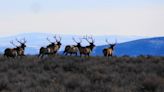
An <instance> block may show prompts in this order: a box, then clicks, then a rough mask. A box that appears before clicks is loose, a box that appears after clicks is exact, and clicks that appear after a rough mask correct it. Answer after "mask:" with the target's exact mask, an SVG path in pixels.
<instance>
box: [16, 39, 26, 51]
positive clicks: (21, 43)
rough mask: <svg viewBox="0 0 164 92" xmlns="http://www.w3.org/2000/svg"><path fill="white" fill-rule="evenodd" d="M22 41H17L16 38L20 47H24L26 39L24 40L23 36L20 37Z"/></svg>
mask: <svg viewBox="0 0 164 92" xmlns="http://www.w3.org/2000/svg"><path fill="white" fill-rule="evenodd" d="M22 40H23V41H19V40H18V39H17V38H16V41H17V42H18V43H20V47H21V48H23V49H24V48H25V47H26V42H27V41H26V40H25V38H24V39H22Z"/></svg>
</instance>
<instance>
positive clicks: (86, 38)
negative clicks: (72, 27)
mask: <svg viewBox="0 0 164 92" xmlns="http://www.w3.org/2000/svg"><path fill="white" fill-rule="evenodd" d="M83 39H85V40H86V41H88V43H94V42H95V40H94V39H93V37H92V36H90V37H88V36H87V35H86V36H84V37H83ZM89 39H91V40H92V41H89Z"/></svg>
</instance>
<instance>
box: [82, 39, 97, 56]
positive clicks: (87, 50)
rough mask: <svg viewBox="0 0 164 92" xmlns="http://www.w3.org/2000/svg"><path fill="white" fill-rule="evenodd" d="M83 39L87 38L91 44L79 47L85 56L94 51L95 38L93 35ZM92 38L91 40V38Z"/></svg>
mask: <svg viewBox="0 0 164 92" xmlns="http://www.w3.org/2000/svg"><path fill="white" fill-rule="evenodd" d="M83 39H85V40H86V41H87V42H88V43H89V45H88V46H85V47H79V51H80V56H82V55H84V56H90V53H91V52H92V50H93V48H94V47H95V44H94V42H95V40H94V39H93V37H92V36H91V37H88V36H86V37H84V38H83ZM89 39H91V41H90V40H89Z"/></svg>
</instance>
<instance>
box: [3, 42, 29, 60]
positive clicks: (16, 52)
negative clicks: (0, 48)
mask: <svg viewBox="0 0 164 92" xmlns="http://www.w3.org/2000/svg"><path fill="white" fill-rule="evenodd" d="M23 40H24V41H23V42H21V41H19V40H17V39H16V41H17V42H19V43H20V46H17V45H15V44H14V43H13V41H11V42H10V43H11V44H12V45H14V46H15V48H6V49H5V51H4V56H6V57H13V58H15V57H16V56H25V55H24V50H25V47H26V45H25V43H26V40H25V39H23Z"/></svg>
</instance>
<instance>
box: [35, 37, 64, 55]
mask: <svg viewBox="0 0 164 92" xmlns="http://www.w3.org/2000/svg"><path fill="white" fill-rule="evenodd" d="M54 38H55V40H56V43H55V42H51V41H50V40H49V39H48V38H47V40H48V41H49V42H50V43H51V44H49V45H48V46H46V47H41V48H40V50H39V55H38V57H43V56H44V55H50V54H55V55H56V54H57V52H58V50H59V49H60V47H61V37H59V40H58V39H57V37H56V36H54Z"/></svg>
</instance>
